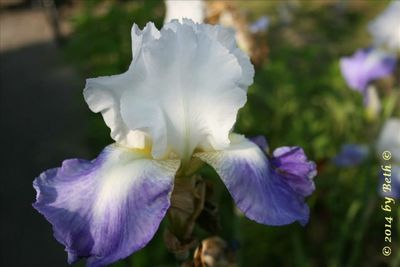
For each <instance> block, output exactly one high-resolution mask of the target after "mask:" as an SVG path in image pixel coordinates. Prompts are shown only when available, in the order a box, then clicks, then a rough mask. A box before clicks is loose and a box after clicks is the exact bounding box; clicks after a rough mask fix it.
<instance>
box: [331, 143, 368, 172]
mask: <svg viewBox="0 0 400 267" xmlns="http://www.w3.org/2000/svg"><path fill="white" fill-rule="evenodd" d="M368 153H369V149H368V146H366V145H357V144H345V145H343V146H342V148H341V150H340V152H339V154H338V155H336V157H334V158H333V163H334V164H335V165H336V166H339V167H352V166H357V165H359V164H361V163H362V162H363V161H364V160H365V158H366V157H367V156H368Z"/></svg>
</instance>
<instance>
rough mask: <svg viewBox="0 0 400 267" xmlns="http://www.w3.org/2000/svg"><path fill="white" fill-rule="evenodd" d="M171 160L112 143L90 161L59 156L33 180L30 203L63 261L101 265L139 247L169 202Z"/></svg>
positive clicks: (173, 163)
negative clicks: (59, 245)
mask: <svg viewBox="0 0 400 267" xmlns="http://www.w3.org/2000/svg"><path fill="white" fill-rule="evenodd" d="M178 166H179V162H177V161H155V160H151V159H147V158H145V155H144V154H143V153H138V152H134V151H133V150H129V149H124V148H121V147H118V146H117V145H110V146H108V147H106V148H105V149H104V150H103V152H102V153H101V154H100V155H99V156H98V157H97V158H96V159H95V160H93V161H86V160H79V159H71V160H65V161H64V162H63V164H62V167H61V168H55V169H51V170H48V171H45V172H43V173H42V174H41V175H40V176H39V177H38V178H37V179H36V180H35V181H34V183H33V186H34V188H35V189H36V191H37V199H36V203H34V204H33V206H34V208H35V209H36V210H38V211H39V212H40V213H41V214H43V215H44V216H45V217H46V219H47V220H48V221H49V222H50V223H51V224H52V225H53V230H54V236H55V238H56V239H57V240H58V241H59V242H60V243H62V244H63V245H65V247H66V249H65V250H66V251H67V253H68V262H69V263H73V262H75V261H76V260H77V259H79V258H88V261H87V266H91V267H96V266H105V265H108V264H110V263H112V262H115V261H117V260H119V259H121V258H125V257H127V256H129V255H130V254H131V253H133V252H134V251H137V250H139V249H141V248H142V247H144V246H145V245H146V244H147V243H148V242H149V241H150V239H151V238H152V237H153V235H154V233H155V232H156V230H157V229H158V226H159V224H160V222H161V220H162V219H163V217H164V215H165V213H166V211H167V209H168V207H169V205H170V200H169V196H170V193H171V191H172V188H173V179H174V175H175V172H176V170H177V168H178Z"/></svg>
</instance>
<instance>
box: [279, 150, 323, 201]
mask: <svg viewBox="0 0 400 267" xmlns="http://www.w3.org/2000/svg"><path fill="white" fill-rule="evenodd" d="M271 164H272V166H273V168H274V169H275V170H276V171H277V172H278V173H280V175H282V176H284V177H285V180H286V182H287V184H288V185H290V186H291V187H292V188H293V189H294V190H295V191H296V192H297V193H298V194H300V195H302V196H304V197H305V196H309V195H311V193H312V192H313V191H314V190H315V185H314V181H313V180H312V179H313V178H314V176H315V175H317V166H316V164H315V163H314V162H313V161H309V160H308V159H307V156H306V154H305V153H304V150H303V149H302V148H301V147H298V146H293V147H287V146H285V147H279V148H277V149H275V150H274V152H273V153H272V158H271Z"/></svg>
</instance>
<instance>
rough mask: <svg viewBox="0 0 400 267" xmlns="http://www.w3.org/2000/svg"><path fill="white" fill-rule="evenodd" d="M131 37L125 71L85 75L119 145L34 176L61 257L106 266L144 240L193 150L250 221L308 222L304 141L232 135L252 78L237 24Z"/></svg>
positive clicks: (173, 26) (174, 25)
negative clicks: (293, 143)
mask: <svg viewBox="0 0 400 267" xmlns="http://www.w3.org/2000/svg"><path fill="white" fill-rule="evenodd" d="M131 34H132V53H133V59H132V63H131V65H130V67H129V69H128V70H127V71H126V72H125V73H123V74H120V75H114V76H105V77H98V78H92V79H88V80H87V83H86V88H85V90H84V97H85V100H86V102H87V103H88V105H89V108H90V109H91V110H92V111H93V112H96V113H97V112H100V113H101V114H102V116H103V119H104V121H105V123H106V124H107V126H108V127H109V128H110V129H111V137H112V138H113V139H114V140H115V143H114V144H111V145H109V146H107V147H106V148H105V149H104V150H103V151H102V152H101V153H100V155H99V156H98V157H97V158H96V159H94V160H92V161H87V160H81V159H70V160H66V161H64V162H63V164H62V166H61V167H60V168H54V169H50V170H47V171H45V172H43V173H42V174H41V175H40V176H39V177H38V178H37V179H36V180H35V181H34V188H35V189H36V191H37V201H36V203H34V208H35V209H37V210H38V211H39V212H40V213H42V214H43V215H44V216H45V217H46V219H47V220H48V221H49V222H50V223H51V224H52V225H53V230H54V235H55V238H56V239H57V240H58V241H59V242H60V243H62V244H63V245H65V247H66V251H67V253H68V262H70V263H72V262H75V261H76V260H78V259H79V258H87V259H88V261H87V265H88V266H92V267H94V266H104V265H108V264H110V263H112V262H115V261H117V260H119V259H121V258H125V257H127V256H129V255H130V254H131V253H133V252H135V251H137V250H139V249H141V248H143V247H144V246H145V245H146V244H147V243H148V242H149V241H150V240H151V239H152V237H153V235H154V234H155V232H156V231H157V229H158V227H159V224H160V222H161V220H162V219H163V218H164V216H165V215H166V213H167V211H168V208H169V207H170V204H171V202H170V197H171V194H172V191H173V188H174V181H175V179H187V178H188V177H187V176H190V175H191V174H192V173H193V168H195V167H199V166H198V164H197V162H198V159H201V160H202V161H203V162H205V163H208V164H209V165H211V166H212V167H213V168H214V169H215V170H216V172H217V173H218V175H219V176H220V178H221V179H222V181H223V182H224V184H225V185H226V187H227V189H228V191H229V192H230V194H231V195H232V197H233V199H234V201H235V202H236V205H237V206H238V207H239V209H240V210H241V211H242V212H243V213H244V214H245V215H246V216H247V217H248V218H250V219H252V220H254V221H257V222H259V223H263V224H268V225H284V224H289V223H292V222H295V221H299V222H300V223H301V224H305V223H306V222H307V221H308V217H309V208H308V206H307V204H306V203H305V197H306V196H308V195H310V194H311V193H312V191H313V190H314V182H313V180H312V178H313V177H314V176H315V175H316V169H315V164H314V163H313V162H311V161H308V159H307V157H306V156H305V154H304V151H303V150H302V149H301V148H299V147H281V148H278V149H276V150H275V151H274V153H273V157H272V158H269V157H268V156H267V155H266V154H265V152H264V151H263V149H264V148H265V147H263V148H262V149H260V148H259V146H257V145H256V144H255V143H253V142H251V141H250V140H248V139H246V138H245V137H244V136H241V135H238V134H235V133H232V127H233V125H234V123H235V121H236V116H237V112H238V110H239V109H240V108H241V107H243V105H244V104H245V103H246V93H247V88H248V86H249V85H250V84H252V82H253V76H254V69H253V66H252V64H251V63H250V60H249V58H248V56H246V55H245V54H244V53H243V52H242V51H241V50H240V49H239V48H238V47H237V45H236V42H235V39H234V32H233V31H231V30H229V29H227V28H224V27H222V26H211V25H205V24H195V23H193V21H191V20H187V19H183V23H180V22H178V21H177V20H173V21H172V22H170V23H167V24H165V26H164V27H163V28H162V29H161V30H160V31H159V30H158V29H156V28H155V26H154V24H152V23H148V24H147V25H146V27H145V28H144V29H143V30H142V31H141V30H139V29H138V27H137V26H136V25H133V27H132V31H131ZM264 143H266V142H264ZM261 144H262V142H261ZM194 161H195V162H196V164H194V163H193V162H194ZM193 166H195V167H193ZM188 170H190V171H191V172H190V173H188Z"/></svg>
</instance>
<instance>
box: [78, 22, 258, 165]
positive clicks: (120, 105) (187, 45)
mask: <svg viewBox="0 0 400 267" xmlns="http://www.w3.org/2000/svg"><path fill="white" fill-rule="evenodd" d="M132 38H133V45H132V49H133V61H132V64H131V66H130V68H129V70H128V71H127V72H126V73H124V74H121V75H116V76H110V77H100V78H95V79H89V80H88V84H87V87H86V90H85V99H86V100H87V102H88V104H89V106H90V107H91V109H92V110H93V111H95V112H102V114H103V117H104V119H105V121H106V123H107V125H108V126H109V127H110V128H111V136H112V137H113V138H114V139H115V140H116V141H117V142H119V143H121V144H122V145H126V144H128V146H129V147H139V148H143V147H144V146H146V145H147V143H151V151H152V155H153V157H155V158H164V157H167V156H168V155H170V154H171V153H173V154H175V155H177V156H178V157H180V158H182V159H183V160H184V161H185V160H188V159H189V158H190V157H191V154H192V153H193V151H194V150H195V149H196V148H199V149H204V148H210V147H211V148H212V149H224V148H226V147H227V146H228V145H229V138H228V135H229V132H230V130H231V128H232V126H233V124H234V123H235V120H236V115H237V112H238V110H239V109H240V108H241V107H242V106H243V105H244V104H245V102H246V91H247V87H248V86H249V85H250V84H251V83H252V80H253V75H254V69H253V66H252V65H251V63H250V60H249V58H248V57H247V56H246V55H245V54H244V53H243V52H242V51H240V50H239V49H238V48H237V46H236V42H235V40H234V32H233V31H231V30H228V29H225V28H223V27H221V26H210V25H203V24H194V23H193V22H192V21H190V20H186V19H185V20H183V23H182V24H181V23H179V22H178V21H172V22H171V23H168V24H166V25H165V27H164V28H163V29H162V30H161V31H160V32H159V31H158V30H157V29H155V28H154V25H152V24H148V25H147V26H146V28H145V29H144V30H143V31H142V32H141V31H139V30H138V28H137V27H136V25H134V26H133V29H132ZM110 96H111V97H110ZM147 141H149V142H147Z"/></svg>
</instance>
